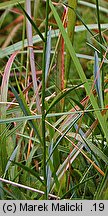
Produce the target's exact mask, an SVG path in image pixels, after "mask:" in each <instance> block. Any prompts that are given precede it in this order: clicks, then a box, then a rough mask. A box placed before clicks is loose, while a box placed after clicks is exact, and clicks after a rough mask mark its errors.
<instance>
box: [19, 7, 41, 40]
mask: <svg viewBox="0 0 108 216" xmlns="http://www.w3.org/2000/svg"><path fill="white" fill-rule="evenodd" d="M19 6H20V8H21V9H22V11H23V12H24V14H25V16H26V17H27V19H28V20H29V21H30V23H31V25H32V26H33V28H34V29H35V31H36V32H37V34H38V35H39V36H40V38H41V39H42V40H43V41H44V42H45V38H44V37H43V35H42V33H41V32H40V31H39V29H38V27H37V26H36V24H35V23H34V22H33V20H32V19H31V18H30V16H29V15H28V13H27V12H26V11H25V10H24V8H23V7H22V6H21V4H19Z"/></svg>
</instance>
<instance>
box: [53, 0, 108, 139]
mask: <svg viewBox="0 0 108 216" xmlns="http://www.w3.org/2000/svg"><path fill="white" fill-rule="evenodd" d="M49 4H50V8H51V10H52V12H53V15H54V17H55V20H56V22H57V24H58V26H59V29H60V31H61V33H62V36H63V38H64V41H65V44H66V46H67V49H68V50H69V52H70V55H71V58H72V60H73V62H74V66H75V68H76V70H77V72H78V74H79V77H80V79H81V81H82V82H83V83H84V87H85V90H86V93H87V95H89V96H90V101H91V104H92V106H93V108H94V110H96V109H99V107H98V104H97V102H96V100H95V98H94V95H93V94H92V93H90V92H91V87H90V86H89V83H88V81H87V78H86V76H85V73H84V71H83V69H82V66H81V64H80V62H79V60H78V58H77V56H76V53H75V50H74V48H73V46H72V44H71V42H70V40H69V37H68V35H67V33H66V31H65V29H64V27H63V25H62V22H61V20H60V17H59V15H58V13H57V11H56V9H55V7H54V6H53V4H52V1H51V0H49ZM94 112H95V114H96V116H97V118H98V120H99V123H100V125H101V127H102V129H103V132H104V134H105V137H106V139H107V141H108V132H107V127H106V124H105V118H104V117H103V116H102V115H101V113H100V112H97V111H94Z"/></svg>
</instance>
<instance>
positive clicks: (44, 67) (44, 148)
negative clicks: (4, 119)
mask: <svg viewBox="0 0 108 216" xmlns="http://www.w3.org/2000/svg"><path fill="white" fill-rule="evenodd" d="M48 9H49V0H47V1H46V25H45V43H44V52H43V65H42V141H43V169H44V170H43V172H44V181H45V185H46V188H45V199H48V194H47V176H46V140H45V69H46V48H47V32H48Z"/></svg>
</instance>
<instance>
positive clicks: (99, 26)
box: [96, 0, 104, 101]
mask: <svg viewBox="0 0 108 216" xmlns="http://www.w3.org/2000/svg"><path fill="white" fill-rule="evenodd" d="M96 8H97V21H98V29H99V40H100V44H102V43H103V39H102V33H101V25H100V15H99V3H98V0H96ZM100 55H101V62H102V59H103V55H102V47H100ZM101 70H102V95H103V101H104V72H103V67H102V69H101Z"/></svg>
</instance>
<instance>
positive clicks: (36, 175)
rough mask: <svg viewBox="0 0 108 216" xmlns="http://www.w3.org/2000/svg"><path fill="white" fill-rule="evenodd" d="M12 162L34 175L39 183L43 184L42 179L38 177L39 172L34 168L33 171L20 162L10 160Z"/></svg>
mask: <svg viewBox="0 0 108 216" xmlns="http://www.w3.org/2000/svg"><path fill="white" fill-rule="evenodd" d="M11 162H12V163H13V164H16V165H17V166H19V167H20V168H22V169H23V170H25V171H27V172H28V173H29V174H31V175H33V176H35V177H36V178H37V179H38V180H39V181H40V182H41V183H42V185H44V182H43V180H42V179H41V178H40V176H39V173H38V172H36V170H35V171H34V170H33V169H31V168H29V167H27V166H25V165H23V164H21V163H17V162H15V161H11Z"/></svg>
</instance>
